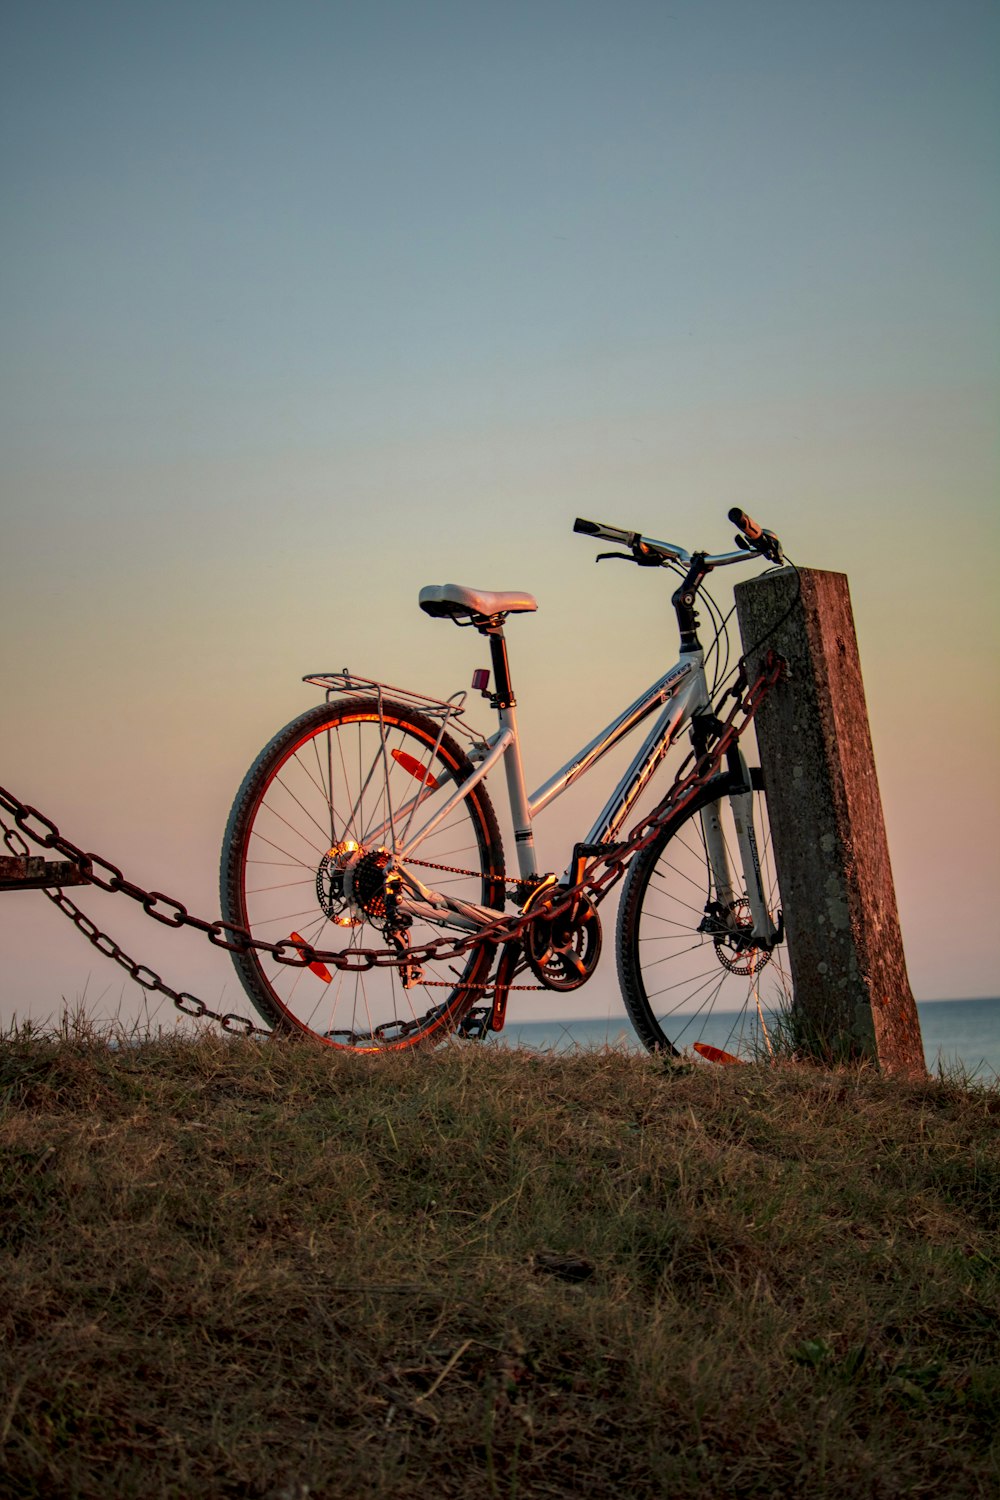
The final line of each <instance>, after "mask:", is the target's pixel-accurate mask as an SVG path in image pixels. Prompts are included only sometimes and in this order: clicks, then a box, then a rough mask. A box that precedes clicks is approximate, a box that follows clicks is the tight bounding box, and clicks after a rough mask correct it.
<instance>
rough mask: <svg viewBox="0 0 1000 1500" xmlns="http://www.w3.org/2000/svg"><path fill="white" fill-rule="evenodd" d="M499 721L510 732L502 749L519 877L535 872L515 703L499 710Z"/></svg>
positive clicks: (529, 811) (533, 843)
mask: <svg viewBox="0 0 1000 1500" xmlns="http://www.w3.org/2000/svg"><path fill="white" fill-rule="evenodd" d="M500 724H501V727H502V728H504V729H509V730H510V731H511V733H512V735H513V738H512V739H511V742H510V744H509V745H508V746H507V749H506V750H505V751H504V757H503V764H504V771H505V772H506V774H507V796H508V799H509V801H510V815H511V817H512V819H513V820H514V843H515V846H516V848H517V869H518V874H519V875H520V876H521V879H522V880H527V879H528V877H529V876H531V875H537V874H538V865H537V863H536V860H535V835H534V833H533V832H532V827H531V810H530V808H529V806H528V793H527V790H526V788H525V784H524V766H523V765H522V763H521V742H520V740H519V739H518V737H517V715H516V713H515V712H514V705H513V704H511V705H510V707H509V708H502V709H501V710H500Z"/></svg>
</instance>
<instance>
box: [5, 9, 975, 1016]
mask: <svg viewBox="0 0 1000 1500" xmlns="http://www.w3.org/2000/svg"><path fill="white" fill-rule="evenodd" d="M2 35H3V44H2V48H0V53H2V63H0V67H2V78H3V86H2V89H0V111H2V119H3V129H2V132H0V142H2V145H0V150H2V154H3V203H4V235H3V276H2V284H0V298H2V319H3V339H2V352H0V381H2V401H0V423H2V452H3V490H2V500H0V504H2V533H0V535H2V554H0V555H2V569H3V572H2V589H0V608H2V611H3V629H2V631H0V656H2V667H0V672H2V677H0V680H2V685H3V734H2V741H0V784H2V785H4V786H6V787H7V788H9V789H10V790H12V791H13V792H14V793H15V794H16V795H17V796H19V797H20V798H22V799H23V800H25V801H27V802H30V803H33V804H35V805H36V806H38V807H40V808H42V809H43V810H44V811H45V812H46V813H47V814H48V815H49V816H51V817H52V818H53V819H54V820H55V821H56V822H57V823H58V824H59V826H60V827H61V828H62V829H63V831H64V832H65V833H66V834H67V835H68V837H70V838H71V839H73V840H74V841H75V842H77V843H79V844H81V845H83V846H84V847H87V848H92V849H97V850H99V851H100V852H102V853H104V854H105V855H107V856H108V857H110V858H111V859H113V860H114V861H115V862H116V863H118V864H120V865H121V866H122V867H123V868H124V869H125V871H126V873H128V874H129V875H130V876H131V877H132V878H134V879H135V880H137V881H138V882H139V883H141V884H144V885H151V886H156V887H158V888H159V889H162V890H166V891H169V892H171V893H173V894H175V895H178V896H180V897H181V898H182V899H183V900H184V901H186V902H187V903H188V904H189V906H191V908H192V909H194V910H197V911H199V912H200V913H202V914H204V915H206V916H214V915H216V912H217V909H218V896H217V885H216V881H217V873H216V872H217V867H218V851H219V845H220V842H221V838H222V832H223V828H224V826H225V821H226V817H227V815H228V810H229V805H230V803H231V801H232V798H233V796H234V794H235V791H236V788H237V787H238V785H239V783H240V781H241V779H242V776H243V774H244V771H245V770H246V768H247V766H248V765H249V763H250V762H251V761H252V760H253V758H254V756H255V755H256V753H257V751H258V750H259V749H260V748H261V746H262V745H263V744H264V743H265V741H266V740H267V739H268V738H269V737H270V736H271V734H272V733H273V732H274V731H275V730H276V729H277V728H279V727H280V726H281V725H282V724H284V723H285V722H287V721H288V720H289V719H291V718H292V717H294V716H295V715H296V714H297V713H299V712H300V711H301V710H302V709H304V708H306V707H308V706H309V705H310V703H312V702H313V701H315V697H316V694H315V690H314V689H310V688H307V687H304V686H303V685H302V684H301V682H300V678H301V677H302V675H303V674H305V673H307V672H316V671H322V670H335V669H339V668H341V667H342V666H344V665H345V664H346V665H349V666H350V667H351V668H352V669H354V670H355V671H357V672H362V673H365V674H366V675H370V676H375V677H381V678H385V679H387V680H388V681H390V682H397V683H403V684H405V685H408V686H411V687H414V688H417V689H420V690H423V691H426V692H429V693H442V694H447V693H450V692H451V691H453V690H454V689H455V688H458V687H462V686H466V685H467V684H468V681H469V678H470V676H471V673H472V670H473V668H475V667H477V666H481V665H485V664H486V658H485V653H484V652H483V650H482V649H481V645H482V643H481V642H480V641H479V638H478V637H475V636H474V635H472V633H471V632H459V631H456V630H453V629H452V628H451V627H450V626H448V625H447V624H445V623H442V622H435V621H431V620H429V619H427V618H426V617H425V616H423V615H422V614H421V613H420V612H419V611H418V609H417V604H416V597H417V592H418V589H419V588H420V586H421V585H423V584H425V583H442V582H445V581H452V580H454V581H457V582H463V583H469V584H474V585H477V586H479V587H484V588H492V589H504V588H518V589H527V590H530V591H531V592H533V593H535V594H536V595H537V596H538V599H539V604H540V608H539V612H538V614H537V615H536V616H532V617H522V618H520V619H518V620H516V621H512V622H511V625H510V627H509V630H508V641H509V647H510V653H511V661H512V667H513V672H514V679H515V686H516V688H517V691H518V701H519V713H520V719H521V727H522V731H523V734H524V737H525V758H526V763H527V774H528V778H529V781H530V783H531V785H532V786H535V785H537V784H538V783H539V782H541V781H542V780H543V779H544V778H545V777H546V776H547V775H548V773H549V772H550V771H551V770H553V769H555V767H556V766H558V765H559V764H561V763H562V762H563V761H564V760H565V759H566V758H567V757H568V755H569V754H570V752H571V751H572V750H573V749H575V748H576V746H577V745H578V744H580V743H581V742H582V741H583V739H584V738H585V737H588V736H589V735H590V734H591V733H592V732H593V731H594V730H595V729H597V728H598V727H599V726H600V725H601V724H602V723H604V722H605V721H606V720H607V719H608V718H609V717H610V716H611V714H612V713H613V712H614V711H615V709H616V708H617V707H619V706H621V705H622V704H623V703H624V702H626V701H627V700H628V699H629V698H630V697H631V696H634V694H635V693H636V692H637V691H638V690H639V689H640V688H641V687H642V686H643V685H644V684H645V683H646V682H648V681H650V680H651V679H652V678H653V677H654V676H655V675H656V674H658V673H659V672H660V671H661V670H663V668H664V667H665V666H666V665H669V663H670V662H671V661H672V660H673V659H674V657H675V655H676V639H675V632H674V627H673V623H672V617H671V616H670V614H669V610H668V597H669V591H670V590H669V583H668V582H667V580H668V578H669V575H666V574H664V575H658V574H649V573H640V572H639V571H637V570H630V569H626V568H619V569H616V568H614V567H608V568H601V569H599V570H596V569H595V568H594V565H593V557H594V553H595V551H596V549H595V548H594V546H593V545H592V544H591V543H589V542H587V541H586V540H585V539H583V538H579V537H574V536H573V535H572V533H571V526H572V521H573V518H574V516H576V515H583V516H589V517H594V518H597V519H601V520H605V521H607V522H610V523H612V524H617V525H622V526H627V527H630V528H636V529H639V530H641V531H644V532H646V533H647V534H649V535H652V536H656V537H661V538H666V539H669V540H674V541H677V542H680V543H681V544H682V545H684V546H687V547H689V548H693V547H695V546H706V547H708V548H710V549H721V548H724V547H726V546H727V545H728V544H729V542H730V540H731V536H732V529H731V527H730V526H729V525H728V523H727V522H726V520H725V513H726V511H727V509H728V508H729V507H730V506H731V505H733V504H741V505H743V506H744V507H746V508H747V509H748V510H749V511H751V512H752V513H753V514H755V515H756V516H757V517H758V519H760V520H762V521H763V522H764V523H765V524H767V525H770V526H772V527H773V528H774V529H775V530H777V531H778V532H779V533H780V535H781V536H782V538H783V539H784V541H785V544H786V548H787V551H788V553H789V555H790V556H791V557H793V558H794V559H795V561H797V562H798V563H800V564H802V565H808V566H813V567H822V568H830V569H835V570H838V571H842V572H845V573H847V574H848V576H849V578H850V582H851V589H852V595H853V599H854V607H855V614H856V621H857V627H858V635H859V640H860V646H861V655H862V664H863V668H864V673H865V682H866V688H867V692H868V698H869V709H870V715H871V721H872V730H873V736H874V742H875V751H876V759H877V763H878V768H879V777H880V782H881V787H882V793H883V800H884V804H885V811H886V819H887V826H888V833H889V843H890V850H891V853H892V859H893V868H894V873H895V878H896V885H897V892H898V896H899V903H900V914H901V919H902V925H903V934H904V939H905V943H906V951H907V958H908V963H909V969H910V976H911V980H912V983H913V988H914V992H915V994H916V995H917V998H918V999H932V998H947V997H958V996H972V995H995V994H997V993H1000V964H998V959H997V952H998V945H997V936H996V929H997V911H998V910H1000V868H998V848H1000V792H998V777H997V773H996V759H997V746H998V744H1000V722H998V721H1000V712H998V692H997V670H996V663H997V647H998V637H1000V629H998V606H997V597H998V592H1000V591H998V586H997V566H998V562H1000V547H998V515H1000V508H998V478H1000V441H998V439H1000V420H998V413H1000V399H998V398H1000V369H998V349H1000V298H998V283H997V271H998V267H1000V189H998V184H1000V103H998V99H1000V95H998V90H997V83H996V80H997V65H998V61H1000V10H998V7H997V5H996V4H995V3H993V0H947V3H946V0H841V3H839V4H837V5H831V4H829V3H825V0H822V3H821V0H698V3H694V0H663V3H649V0H616V3H614V4H610V3H589V0H575V3H563V0H533V3H531V4H523V3H519V0H507V3H505V4H503V5H500V4H496V3H494V4H480V3H477V0H466V3H461V4H459V3H439V0H425V3H418V0H412V3H407V4H403V3H387V0H369V3H366V4H364V5H361V4H344V3H330V0H326V3H324V0H309V3H305V0H282V3H280V4H279V3H277V0H273V3H266V4H265V3H261V0H241V3H235V0H198V3H190V0H171V3H161V0H146V3H136V0H129V3H109V0H91V3H88V4H86V5H84V4H80V3H78V0H74V3H67V0H59V3H52V0H32V3H30V4H29V3H15V4H12V5H9V6H7V7H6V9H5V18H4V25H3V33H2ZM731 582H732V580H731V579H727V585H728V586H731ZM726 592H727V588H726V587H723V588H721V590H720V593H721V595H723V596H724V595H725V593H726ZM475 717H476V718H477V719H478V720H479V722H481V723H482V724H485V723H486V707H485V705H483V712H482V713H481V714H480V713H479V712H478V711H476V714H475ZM596 782H597V778H596V776H595V777H594V778H592V779H591V780H590V781H585V782H584V783H582V785H581V788H580V789H579V791H578V792H574V794H573V800H572V801H571V802H570V800H569V799H567V805H566V806H563V804H557V805H556V808H554V809H553V811H552V813H551V814H550V815H548V816H547V817H544V818H543V819H542V820H540V823H539V830H538V832H539V843H540V849H541V854H542V857H543V859H544V860H545V861H546V863H547V864H549V865H550V866H552V867H556V868H562V866H563V864H564V863H565V859H566V854H567V850H568V846H569V844H570V842H571V840H572V838H573V837H574V836H579V835H580V834H582V833H583V831H584V830H585V827H586V825H587V824H588V823H589V821H590V818H589V816H588V813H589V812H590V811H591V809H592V808H593V807H595V806H597V805H598V798H599V797H600V795H601V793H602V791H603V785H602V784H601V785H599V784H596ZM493 793H494V800H495V801H496V802H500V801H501V799H502V782H498V783H497V784H496V785H495V786H494V787H493ZM80 899H81V904H82V905H83V906H84V908H85V909H86V910H87V912H88V913H89V914H90V915H92V916H93V917H94V918H95V920H97V921H98V922H99V923H100V924H101V925H102V926H104V927H105V928H106V929H107V930H108V931H110V932H111V933H112V935H113V936H114V937H115V938H116V939H117V940H118V941H119V942H120V943H121V944H122V946H123V947H124V948H126V949H127V950H128V951H130V952H132V953H134V954H135V956H136V957H137V958H139V959H142V960H144V961H145V962H147V963H149V964H151V965H152V966H153V967H154V968H156V969H158V970H159V971H160V972H161V973H163V975H164V977H165V978H167V980H168V981H169V982H170V983H171V984H173V985H175V986H176V987H177V988H183V989H189V990H193V991H194V992H196V993H198V994H200V995H202V996H203V998H205V999H206V1000H207V1001H208V1003H209V1004H210V1005H211V1006H212V1007H213V1008H218V1007H219V1006H220V1005H221V1006H222V1007H223V1008H226V1009H236V1010H245V1009H247V1008H248V1005H247V1002H246V1001H245V999H244V997H243V995H242V992H241V990H240V989H239V986H238V983H237V981H236V979H235V977H234V975H233V974H232V971H231V968H230V965H229V962H228V960H227V958H226V957H225V956H224V955H222V954H219V953H217V952H215V951H213V950H211V949H210V948H208V945H207V944H206V943H205V942H204V940H200V941H199V940H196V939H195V938H194V937H187V936H179V937H178V936H175V935H173V934H171V933H169V932H167V931H166V930H165V929H162V928H160V927H158V926H156V925H155V924H153V923H151V922H149V921H148V919H146V918H144V917H143V915H142V913H141V911H139V910H138V908H136V907H134V906H133V905H132V904H131V903H129V902H127V901H126V900H125V899H124V898H123V897H118V898H110V897H102V896H101V895H100V894H99V893H90V892H84V893H83V894H82V896H81V898H80ZM604 911H605V913H607V921H606V925H607V924H608V923H610V922H611V921H613V913H611V912H610V911H609V909H608V907H605V908H604ZM0 936H2V975H3V983H2V988H0V1022H2V1023H6V1022H8V1021H9V1020H10V1017H11V1016H12V1015H13V1014H15V1013H16V1014H17V1015H18V1016H20V1017H25V1016H34V1017H37V1018H39V1019H41V1018H44V1017H47V1016H51V1015H53V1014H57V1013H58V1012H59V1010H60V1008H61V1005H62V1002H63V1000H65V1001H66V1002H68V1003H69V1004H71V1005H72V1004H75V1003H76V1002H77V1001H79V1000H80V999H83V1000H84V1002H85V1003H86V1005H87V1006H88V1007H89V1008H90V1009H91V1011H92V1012H93V1013H94V1014H96V1015H98V1016H100V1015H102V1014H112V1013H114V1012H115V1011H117V1010H119V1008H120V1009H121V1011H122V1013H123V1014H124V1015H126V1016H128V1015H131V1014H134V1013H135V1012H136V1011H137V1009H138V1007H139V1004H140V1000H139V992H138V991H137V990H136V988H135V986H134V985H132V984H130V983H129V982H128V981H127V980H126V979H125V977H124V976H123V975H122V974H121V971H120V970H118V969H117V968H116V967H115V966H114V965H113V964H112V963H110V962H109V961H107V960H105V959H103V958H101V957H100V956H99V955H97V954H96V953H94V952H93V950H92V949H90V948H89V947H88V946H87V945H86V944H85V943H84V942H83V940H82V939H81V938H80V937H79V936H78V935H77V934H76V933H75V932H74V931H73V930H72V929H71V928H70V927H69V925H68V924H67V922H66V921H65V919H64V918H62V917H61V916H60V915H59V914H58V913H57V912H56V911H55V910H54V909H53V908H52V907H51V906H50V904H49V903H48V902H47V901H46V900H45V898H44V897H43V896H42V895H41V894H40V893H29V892H25V893H19V894H16V895H3V896H2V897H0ZM611 947H612V945H611V943H610V942H607V943H606V956H605V960H604V962H603V965H602V968H601V971H600V972H599V974H598V976H597V977H596V978H595V980H594V981H593V982H592V984H591V985H589V986H588V987H587V988H586V989H584V990H581V991H580V992H578V994H576V995H574V996H571V997H569V998H568V999H558V998H556V997H554V996H544V997H543V998H542V1002H541V1004H537V1005H535V1006H533V1005H532V1003H531V1001H530V998H528V997H522V998H521V999H520V1001H519V1002H518V1003H517V1005H516V1006H515V1004H514V1002H513V1001H512V1004H511V1016H512V1017H513V1018H515V1019H520V1020H526V1019H531V1018H532V1016H535V1015H538V1016H549V1015H582V1014H599V1015H602V1014H605V1013H610V1014H612V1015H617V1014H619V1013H620V1010H621V1006H620V1001H619V1000H618V998H617V985H616V981H615V977H614V967H613V960H612V957H611ZM154 1006H155V1002H154ZM159 1019H160V1020H162V1021H163V1022H164V1023H165V1024H167V1025H172V1024H173V1011H172V1008H171V1007H170V1006H169V1004H167V1005H165V1006H164V1007H163V1010H162V1011H161V1012H160V1014H159Z"/></svg>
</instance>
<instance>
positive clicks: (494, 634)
mask: <svg viewBox="0 0 1000 1500" xmlns="http://www.w3.org/2000/svg"><path fill="white" fill-rule="evenodd" d="M482 632H483V635H485V636H488V637H489V642H490V656H491V658H492V660H493V695H492V702H493V707H494V708H496V709H500V708H514V707H515V706H516V704H517V699H516V698H515V697H514V692H513V689H512V687H511V684H510V666H509V664H508V661H507V642H506V641H505V640H504V633H503V620H500V621H497V622H495V623H494V622H491V623H490V624H489V625H484V626H483V627H482Z"/></svg>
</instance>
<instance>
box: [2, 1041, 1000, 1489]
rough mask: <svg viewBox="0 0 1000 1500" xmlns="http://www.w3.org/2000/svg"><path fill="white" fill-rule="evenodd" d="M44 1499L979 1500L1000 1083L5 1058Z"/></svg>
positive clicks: (12, 1428)
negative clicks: (739, 1499) (799, 1498)
mask: <svg viewBox="0 0 1000 1500" xmlns="http://www.w3.org/2000/svg"><path fill="white" fill-rule="evenodd" d="M0 1099H2V1114H0V1147H2V1172H3V1176H2V1191H3V1219H2V1222H3V1226H4V1227H3V1232H2V1243H0V1267H2V1275H3V1283H4V1287H5V1295H4V1297H3V1302H2V1313H0V1316H2V1319H3V1341H2V1346H0V1360H2V1380H0V1440H2V1444H3V1460H2V1463H3V1466H4V1473H5V1477H4V1480H3V1492H4V1494H5V1495H10V1496H13V1497H18V1496H34V1495H39V1496H41V1495H45V1496H50V1495H59V1496H75V1497H90V1496H95V1497H97V1496H99V1497H107V1496H115V1497H126V1496H141V1497H143V1500H151V1497H160V1496H164V1497H166V1496H172V1497H192V1496H201V1495H205V1496H227V1497H228V1496H232V1497H260V1500H265V1497H267V1500H306V1497H331V1500H333V1497H336V1500H339V1497H351V1500H355V1497H358V1500H376V1497H378V1500H382V1497H397V1496H398V1497H412V1496H414V1495H419V1496H425V1495H426V1496H434V1497H436V1500H438V1497H439V1500H450V1497H463V1500H464V1497H468V1496H476V1497H478V1496H483V1497H489V1500H493V1497H504V1500H516V1497H553V1500H554V1497H566V1500H570V1497H572V1500H577V1497H579V1496H582V1495H586V1496H588V1497H594V1500H600V1497H605V1496H607V1497H611V1496H615V1497H618V1496H623V1495H628V1496H636V1497H646V1496H664V1497H666V1496H670V1497H671V1500H676V1497H685V1496H713V1497H715V1496H720V1497H723V1496H748V1497H749V1496H761V1497H763V1496H778V1495H781V1496H785V1495H796V1494H800V1493H806V1492H807V1491H808V1493H809V1494H810V1495H817V1496H845V1497H846V1496H850V1497H851V1500H857V1497H866V1496H872V1497H891V1496H922V1495H927V1496H934V1497H935V1500H938V1497H940V1496H942V1495H947V1496H949V1497H956V1496H986V1495H990V1496H992V1495H993V1494H995V1493H996V1488H997V1483H998V1477H1000V1476H998V1470H1000V1449H998V1440H997V1432H998V1428H1000V1347H998V1319H997V1309H998V1307H1000V1246H998V1237H997V1223H998V1211H1000V1149H998V1136H997V1124H998V1120H1000V1094H998V1093H997V1092H996V1091H991V1090H987V1089H976V1088H968V1087H963V1086H961V1085H960V1084H958V1083H948V1082H942V1081H940V1080H938V1081H928V1082H921V1083H914V1082H900V1081H896V1080H886V1079H881V1078H879V1077H877V1076H875V1075H872V1074H866V1073H863V1072H862V1073H858V1072H854V1073H849V1072H841V1073H833V1074H825V1073H820V1072H817V1071H809V1070H805V1069H801V1068H796V1067H793V1066H782V1067H778V1068H767V1067H763V1066H762V1067H756V1066H747V1067H743V1068H728V1069H713V1068H709V1067H701V1066H699V1067H697V1068H695V1069H693V1070H689V1071H685V1070H679V1069H671V1068H669V1067H668V1066H666V1065H665V1064H663V1063H662V1062H660V1061H658V1060H656V1059H652V1058H645V1057H638V1056H634V1055H626V1054H624V1053H618V1052H614V1051H604V1052H596V1053H586V1054H569V1055H562V1056H558V1057H554V1056H544V1055H543V1056H538V1055H535V1054H528V1053H525V1052H516V1051H510V1052H508V1051H505V1050H502V1049H493V1048H483V1047H481V1046H477V1045H475V1044H468V1045H456V1046H454V1047H451V1048H448V1049H445V1050H443V1051H441V1052H439V1053H435V1054H431V1055H422V1056H416V1057H409V1058H408V1057H396V1058H388V1059H385V1060H382V1061H375V1060H365V1059H360V1060H359V1059H351V1058H338V1057H332V1056H329V1055H326V1054H325V1053H323V1052H321V1051H320V1050H318V1049H314V1048H311V1047H309V1046H306V1045H294V1044H288V1043H286V1044H267V1045H260V1044H256V1043H252V1042H245V1041H234V1040H230V1039H225V1038H216V1037H214V1036H211V1035H205V1036H202V1037H200V1038H199V1039H197V1040H195V1041H190V1040H188V1041H180V1040H173V1041H169V1040H168V1041H160V1042H147V1043H145V1044H143V1045H139V1046H129V1047H125V1046H123V1047H120V1048H118V1049H117V1050H115V1049H109V1047H108V1046H107V1045H106V1044H105V1042H104V1041H102V1040H101V1039H100V1038H99V1037H97V1036H95V1035H93V1034H92V1033H88V1031H87V1030H86V1028H85V1027H77V1028H75V1029H74V1028H69V1029H68V1030H65V1031H64V1033H63V1034H62V1035H41V1034H39V1033H37V1032H33V1031H32V1030H31V1029H30V1028H26V1029H25V1028H22V1029H20V1030H18V1031H16V1032H14V1033H12V1034H10V1035H8V1036H7V1037H6V1038H4V1039H3V1041H2V1043H0Z"/></svg>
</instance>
